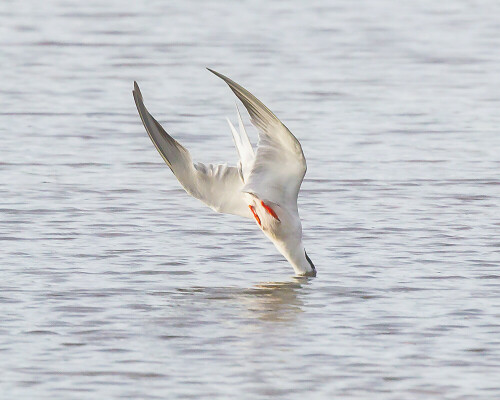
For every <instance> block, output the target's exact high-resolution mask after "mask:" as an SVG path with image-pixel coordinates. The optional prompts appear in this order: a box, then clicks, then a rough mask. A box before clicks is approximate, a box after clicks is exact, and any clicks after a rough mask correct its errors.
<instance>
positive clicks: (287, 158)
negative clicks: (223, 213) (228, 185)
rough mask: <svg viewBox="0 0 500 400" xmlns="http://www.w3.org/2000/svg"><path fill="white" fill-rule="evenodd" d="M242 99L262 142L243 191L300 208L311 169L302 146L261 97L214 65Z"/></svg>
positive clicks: (220, 76)
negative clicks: (298, 204) (301, 188)
mask: <svg viewBox="0 0 500 400" xmlns="http://www.w3.org/2000/svg"><path fill="white" fill-rule="evenodd" d="M209 71H210V72H212V73H214V74H215V75H217V76H218V77H219V78H221V79H223V80H224V81H225V82H226V83H227V84H228V85H229V87H230V88H231V90H232V91H233V92H234V94H235V95H236V96H237V97H238V98H239V99H240V100H241V102H242V103H243V105H244V106H245V108H246V109H247V111H248V113H249V114H250V118H251V121H252V124H253V125H255V127H256V128H257V129H258V131H259V143H258V147H257V153H256V156H255V161H254V163H253V166H252V169H251V171H250V175H249V177H248V179H247V180H245V186H244V187H243V189H242V190H243V191H244V192H247V193H252V194H254V195H256V196H257V197H259V198H260V199H262V200H267V201H270V202H273V203H276V204H278V205H280V206H282V207H283V206H285V207H291V208H295V209H296V208H297V196H298V193H299V190H300V185H301V184H302V180H303V179H304V175H305V173H306V170H307V166H306V160H305V158H304V153H303V152H302V146H301V145H300V143H299V141H298V140H297V139H296V138H295V136H293V134H292V133H291V132H290V131H289V130H288V128H287V127H286V126H285V125H283V123H282V122H281V121H280V120H279V119H278V118H277V117H276V116H275V115H274V114H273V113H272V112H271V110H269V109H268V108H267V107H266V106H265V105H264V104H263V103H262V102H261V101H260V100H259V99H257V98H256V97H255V96H254V95H253V94H251V93H250V92H249V91H248V90H246V89H245V88H243V87H242V86H240V85H238V84H237V83H236V82H234V81H232V80H231V79H229V78H228V77H226V76H224V75H222V74H219V73H218V72H215V71H213V70H211V69H209Z"/></svg>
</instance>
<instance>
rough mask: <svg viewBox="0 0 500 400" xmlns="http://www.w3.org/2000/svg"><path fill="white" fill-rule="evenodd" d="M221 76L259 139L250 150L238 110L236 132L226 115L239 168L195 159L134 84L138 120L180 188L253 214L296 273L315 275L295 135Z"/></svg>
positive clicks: (220, 206) (228, 210)
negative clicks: (300, 200)
mask: <svg viewBox="0 0 500 400" xmlns="http://www.w3.org/2000/svg"><path fill="white" fill-rule="evenodd" d="M207 69H208V70H209V71H210V72H212V73H213V74H215V75H216V76H218V77H219V78H221V79H222V80H224V81H225V82H226V83H227V84H228V85H229V87H230V88H231V90H232V91H233V92H234V94H235V95H236V97H238V99H239V100H240V101H241V102H242V103H243V105H244V106H245V108H246V110H247V111H248V113H249V115H250V120H251V122H252V124H253V125H254V126H255V127H256V128H257V130H258V136H259V141H258V145H257V149H256V151H255V152H254V149H253V147H252V144H251V142H250V140H249V138H248V135H247V133H246V130H245V127H244V125H243V122H242V119H241V115H240V113H239V110H238V108H236V111H237V118H238V124H239V132H238V131H236V129H235V128H234V126H233V125H232V123H231V121H230V120H229V119H228V120H227V121H228V123H229V127H230V129H231V132H232V135H233V139H234V144H235V146H236V150H237V152H238V155H239V163H238V166H237V167H230V166H228V165H227V164H221V165H213V164H209V165H205V164H202V163H200V162H196V163H193V161H192V159H191V155H190V154H189V151H188V150H187V149H186V148H185V147H184V146H182V145H181V144H180V143H179V142H178V141H177V140H175V139H174V138H173V137H172V136H170V135H169V134H168V133H167V132H165V130H164V129H163V128H162V126H161V125H160V124H159V123H158V121H156V119H154V118H153V116H152V115H151V114H150V113H149V112H148V110H147V109H146V107H145V105H144V102H143V99H142V94H141V91H140V89H139V86H138V85H137V82H134V90H133V95H134V100H135V104H136V106H137V110H138V111H139V115H140V117H141V120H142V123H143V124H144V127H145V128H146V131H147V133H148V135H149V137H150V138H151V141H152V142H153V144H154V145H155V147H156V149H157V150H158V152H159V153H160V155H161V156H162V158H163V160H164V161H165V162H166V163H167V165H168V166H169V167H170V169H171V170H172V172H173V173H174V175H175V177H176V178H177V179H178V180H179V182H180V184H181V185H182V187H183V188H184V190H185V191H186V192H187V193H188V194H190V195H191V196H193V197H195V198H196V199H198V200H201V201H202V202H203V203H205V204H206V205H208V206H209V207H210V208H211V209H213V210H214V211H216V212H219V213H224V214H234V215H239V216H242V217H245V218H253V219H254V220H255V222H256V224H257V226H258V227H259V228H260V229H261V230H262V232H263V233H264V234H265V235H266V236H267V237H268V238H269V239H270V240H271V241H272V242H273V243H274V245H275V246H276V248H277V249H278V251H279V252H280V253H281V254H282V255H283V256H284V257H285V258H286V259H287V260H288V262H289V263H290V264H291V265H292V267H293V269H294V271H295V274H296V275H300V276H316V268H315V266H314V264H313V263H312V261H311V259H310V258H309V256H308V255H307V252H306V250H305V248H304V244H303V242H302V224H301V222H300V217H299V211H298V207H297V197H298V194H299V190H300V186H301V184H302V180H303V179H304V175H305V173H306V170H307V165H306V159H305V157H304V153H303V151H302V146H301V145H300V143H299V141H298V140H297V138H296V137H295V136H294V135H293V134H292V133H291V132H290V131H289V130H288V128H287V127H286V126H285V125H284V124H283V123H282V122H281V121H280V120H279V119H278V118H277V117H276V116H275V115H274V114H273V113H272V112H271V111H270V110H269V109H268V108H267V107H266V106H265V105H264V104H263V103H262V102H261V101H260V100H258V99H257V98H256V97H255V96H254V95H253V94H251V93H250V92H249V91H248V90H246V89H245V88H243V87H242V86H240V85H239V84H237V83H236V82H234V81H232V80H231V79H229V78H228V77H226V76H224V75H222V74H220V73H218V72H216V71H213V70H211V69H210V68H207Z"/></svg>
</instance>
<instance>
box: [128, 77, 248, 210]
mask: <svg viewBox="0 0 500 400" xmlns="http://www.w3.org/2000/svg"><path fill="white" fill-rule="evenodd" d="M133 94H134V100H135V104H136V106H137V110H138V111H139V115H140V117H141V119H142V123H143V124H144V127H145V128H146V131H147V132H148V135H149V137H150V138H151V140H152V142H153V144H154V145H155V147H156V149H157V150H158V152H159V153H160V155H161V156H162V157H163V159H164V160H165V162H166V163H167V165H168V166H169V167H170V169H171V170H172V172H173V173H174V175H175V176H176V178H177V179H178V180H179V182H180V184H181V185H182V186H183V187H184V189H185V190H186V192H188V193H189V194H190V195H191V196H193V197H195V198H197V199H199V200H201V201H202V202H204V203H205V204H207V205H208V206H209V207H210V208H212V209H213V210H215V211H217V212H220V213H225V214H235V215H240V216H242V217H247V218H252V214H251V212H250V210H249V209H248V206H247V204H246V201H245V198H244V194H243V192H242V188H243V185H244V182H243V180H242V179H241V177H240V173H239V171H238V169H237V168H235V167H228V166H227V165H212V164H209V165H205V164H202V163H196V164H193V162H192V160H191V155H190V154H189V151H188V150H187V149H186V148H185V147H184V146H182V145H181V144H180V143H179V142H177V141H176V140H175V139H174V138H173V137H172V136H170V135H169V134H168V133H167V132H165V130H164V129H163V128H162V126H161V125H160V124H159V123H158V121H156V120H155V119H154V118H153V116H152V115H151V114H150V113H149V112H148V110H147V109H146V107H145V106H144V103H143V100H142V94H141V91H140V90H139V86H138V85H137V83H136V82H134V90H133Z"/></svg>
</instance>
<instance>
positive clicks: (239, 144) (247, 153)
mask: <svg viewBox="0 0 500 400" xmlns="http://www.w3.org/2000/svg"><path fill="white" fill-rule="evenodd" d="M236 114H237V116H238V125H239V129H240V132H239V133H238V131H237V130H236V129H235V127H234V126H233V124H232V123H231V121H230V120H229V118H227V123H228V124H229V128H231V132H232V134H233V139H234V145H235V146H236V150H237V151H238V156H239V157H240V168H241V173H242V175H243V181H245V182H246V181H247V180H248V177H249V176H250V172H251V170H252V166H253V162H254V160H255V153H254V152H253V147H252V144H251V143H250V139H248V135H247V132H246V130H245V125H243V121H242V119H241V114H240V110H238V106H236Z"/></svg>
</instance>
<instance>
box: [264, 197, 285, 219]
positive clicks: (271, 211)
mask: <svg viewBox="0 0 500 400" xmlns="http://www.w3.org/2000/svg"><path fill="white" fill-rule="evenodd" d="M260 204H262V207H264V208H265V209H266V211H267V212H268V213H269V214H271V215H272V216H273V218H275V219H277V220H278V221H279V220H280V219H279V218H278V216H277V215H276V213H275V212H274V210H273V209H272V208H271V207H269V206H268V205H266V203H264V202H263V201H261V202H260Z"/></svg>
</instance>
